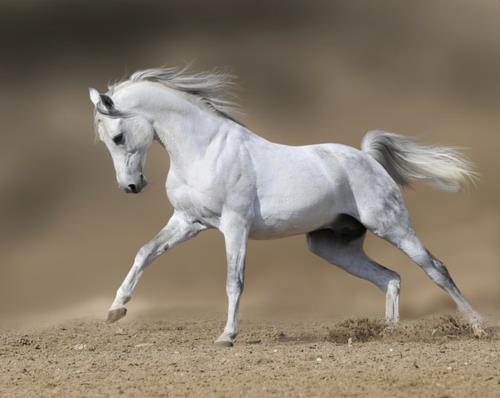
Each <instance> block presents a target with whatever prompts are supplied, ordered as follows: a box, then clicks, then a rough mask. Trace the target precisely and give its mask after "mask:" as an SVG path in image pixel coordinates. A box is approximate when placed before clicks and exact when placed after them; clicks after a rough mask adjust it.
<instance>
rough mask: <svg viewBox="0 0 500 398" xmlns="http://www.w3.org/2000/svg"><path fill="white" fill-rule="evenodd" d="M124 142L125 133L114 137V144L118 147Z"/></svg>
mask: <svg viewBox="0 0 500 398" xmlns="http://www.w3.org/2000/svg"><path fill="white" fill-rule="evenodd" d="M123 141H124V137H123V133H120V134H118V135H115V136H114V137H113V142H114V143H115V144H116V145H121V144H123Z"/></svg>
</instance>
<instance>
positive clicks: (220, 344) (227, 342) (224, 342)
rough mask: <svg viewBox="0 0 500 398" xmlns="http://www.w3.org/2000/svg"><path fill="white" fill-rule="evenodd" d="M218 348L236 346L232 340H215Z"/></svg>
mask: <svg viewBox="0 0 500 398" xmlns="http://www.w3.org/2000/svg"><path fill="white" fill-rule="evenodd" d="M214 344H215V345H216V346H217V347H232V346H233V345H234V344H233V342H232V341H231V340H215V343H214Z"/></svg>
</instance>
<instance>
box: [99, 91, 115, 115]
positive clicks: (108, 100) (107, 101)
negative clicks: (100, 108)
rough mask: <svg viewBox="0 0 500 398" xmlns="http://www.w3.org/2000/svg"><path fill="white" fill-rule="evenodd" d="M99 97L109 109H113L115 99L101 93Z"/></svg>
mask: <svg viewBox="0 0 500 398" xmlns="http://www.w3.org/2000/svg"><path fill="white" fill-rule="evenodd" d="M99 99H100V101H101V103H102V104H103V105H104V107H105V108H106V109H107V110H108V111H110V110H112V109H113V108H114V107H115V104H114V102H113V100H112V99H111V97H109V96H108V95H106V94H99Z"/></svg>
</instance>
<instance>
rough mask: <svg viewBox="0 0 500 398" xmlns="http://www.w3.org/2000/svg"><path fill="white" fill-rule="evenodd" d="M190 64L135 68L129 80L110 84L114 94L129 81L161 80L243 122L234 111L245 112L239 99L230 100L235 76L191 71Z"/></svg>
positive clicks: (220, 113)
mask: <svg viewBox="0 0 500 398" xmlns="http://www.w3.org/2000/svg"><path fill="white" fill-rule="evenodd" d="M188 69H189V66H184V67H172V68H152V69H144V70H139V71H137V72H134V73H133V74H132V75H131V76H130V77H129V78H128V80H125V81H121V82H118V83H115V84H113V85H112V86H110V87H109V91H110V94H112V93H113V91H114V90H115V89H117V88H118V87H119V86H121V85H122V84H125V83H128V82H141V81H149V82H157V83H161V84H163V85H165V86H166V87H169V88H171V89H174V90H178V91H181V92H184V93H187V94H190V95H192V96H193V97H194V98H195V99H196V100H198V101H200V102H202V103H203V104H205V105H206V106H207V107H208V108H209V109H210V110H211V111H213V112H215V113H217V114H218V115H220V116H222V117H224V118H227V119H230V120H232V121H234V122H236V123H238V124H242V123H241V122H239V121H238V120H236V119H234V118H233V117H232V116H231V114H236V113H241V112H240V109H239V106H238V104H237V103H236V102H234V101H231V100H229V97H234V94H233V93H232V92H231V89H232V88H234V86H235V83H234V76H232V75H230V74H228V73H224V72H219V71H213V72H200V73H195V74H189V73H188Z"/></svg>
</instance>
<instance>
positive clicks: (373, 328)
mask: <svg viewBox="0 0 500 398" xmlns="http://www.w3.org/2000/svg"><path fill="white" fill-rule="evenodd" d="M487 333H488V337H486V339H494V338H498V332H497V331H496V329H494V328H489V329H487ZM459 338H474V333H473V331H472V328H471V326H470V325H469V324H468V323H467V322H464V321H463V320H461V319H459V318H458V317H456V316H452V315H441V316H436V317H430V318H424V319H419V320H416V321H405V322H401V323H400V324H398V325H396V326H391V325H388V324H387V323H385V322H384V321H383V320H379V319H368V318H361V319H347V320H345V321H342V322H339V323H338V324H336V325H334V326H333V327H332V328H331V329H330V330H329V332H328V335H327V337H326V340H327V341H330V342H335V343H338V344H347V343H349V342H351V343H353V342H368V341H374V340H384V341H387V342H390V341H397V342H421V343H425V342H427V343H428V342H437V341H442V340H450V339H459Z"/></svg>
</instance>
